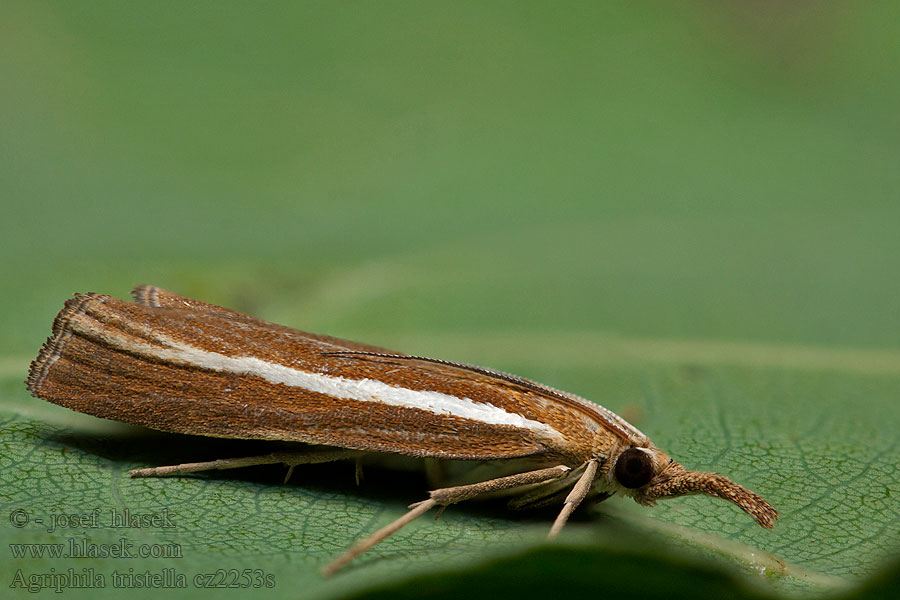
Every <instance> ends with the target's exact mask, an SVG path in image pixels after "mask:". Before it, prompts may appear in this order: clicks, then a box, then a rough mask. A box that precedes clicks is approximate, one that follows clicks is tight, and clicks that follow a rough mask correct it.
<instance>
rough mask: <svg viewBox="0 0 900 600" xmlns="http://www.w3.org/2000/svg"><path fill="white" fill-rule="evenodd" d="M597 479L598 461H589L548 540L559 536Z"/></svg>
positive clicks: (570, 493) (554, 523) (564, 504)
mask: <svg viewBox="0 0 900 600" xmlns="http://www.w3.org/2000/svg"><path fill="white" fill-rule="evenodd" d="M596 477H597V461H596V460H589V461H588V462H587V464H586V465H585V467H584V473H582V474H581V477H580V478H579V479H578V482H577V483H576V484H575V487H573V488H572V491H571V492H569V495H568V496H566V501H565V503H563V507H562V510H561V511H559V515H558V516H557V517H556V520H555V521H553V526H552V527H551V528H550V533H549V534H548V535H547V538H548V539H551V540H552V539H553V538H555V537H556V536H557V534H558V533H559V532H560V530H561V529H562V528H563V525H565V524H566V521H568V520H569V515H571V514H572V513H573V512H574V511H575V509H576V508H578V505H579V504H581V501H582V500H584V498H585V496H587V495H588V492H590V491H591V484H593V483H594V478H596Z"/></svg>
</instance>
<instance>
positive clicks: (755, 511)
mask: <svg viewBox="0 0 900 600" xmlns="http://www.w3.org/2000/svg"><path fill="white" fill-rule="evenodd" d="M666 471H669V472H671V475H670V476H669V477H668V478H667V479H666V480H665V481H663V482H661V483H658V484H656V485H652V486H650V487H649V488H648V489H647V490H645V491H643V492H641V493H638V494H635V497H634V499H635V500H637V501H638V502H639V503H641V504H646V505H652V504H653V503H654V502H655V501H656V500H658V499H660V498H673V497H675V496H686V495H688V494H706V495H708V496H714V497H716V498H721V499H723V500H728V501H729V502H731V503H732V504H734V505H736V506H737V507H738V508H740V509H741V510H743V511H744V512H745V513H747V514H748V515H750V516H751V517H753V519H754V520H755V521H756V522H757V523H758V524H759V525H760V526H761V527H765V528H766V529H773V528H774V527H775V521H776V520H777V519H778V511H776V510H775V508H774V507H773V506H772V505H771V504H769V503H768V502H766V501H765V500H763V499H762V498H761V497H760V496H759V495H757V494H755V493H753V492H751V491H750V490H748V489H747V488H745V487H743V486H740V485H738V484H736V483H734V482H733V481H731V480H730V479H728V478H727V477H725V476H724V475H719V474H718V473H705V472H702V471H688V470H686V469H685V468H684V467H682V466H681V465H679V464H678V463H676V462H673V463H671V464H670V465H669V466H668V467H666ZM667 474H668V473H667Z"/></svg>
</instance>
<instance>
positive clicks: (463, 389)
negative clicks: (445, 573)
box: [26, 286, 777, 573]
mask: <svg viewBox="0 0 900 600" xmlns="http://www.w3.org/2000/svg"><path fill="white" fill-rule="evenodd" d="M133 295H134V298H135V300H136V302H134V303H129V302H123V301H121V300H117V299H115V298H111V297H109V296H105V295H101V294H93V293H88V294H79V295H76V296H75V297H74V298H72V299H70V300H68V301H67V302H66V303H65V306H64V307H63V309H62V310H61V311H60V312H59V314H58V315H57V317H56V319H55V320H54V322H53V331H52V335H51V336H50V338H49V339H48V340H47V341H46V342H45V344H44V346H43V347H42V349H41V351H40V353H39V355H38V357H37V358H36V359H35V360H34V362H33V363H32V364H31V369H30V372H29V376H28V379H27V381H26V385H27V387H28V389H29V390H30V391H31V392H32V393H33V394H34V395H35V396H36V397H39V398H43V399H45V400H48V401H50V402H53V403H56V404H59V405H61V406H65V407H68V408H71V409H74V410H77V411H79V412H83V413H87V414H91V415H95V416H98V417H102V418H107V419H113V420H116V421H122V422H126V423H132V424H135V425H143V426H146V427H150V428H153V429H158V430H161V431H169V432H176V433H187V434H195V435H206V436H213V437H227V438H245V439H270V440H282V441H288V442H304V443H306V444H315V445H318V446H326V448H319V449H313V450H308V449H298V451H297V452H279V453H273V454H269V455H265V456H259V457H242V458H238V459H222V460H217V461H210V462H207V463H187V464H185V465H175V466H172V467H157V468H151V469H139V470H136V471H135V472H133V475H135V476H141V475H143V476H146V475H171V474H177V473H183V472H194V471H198V470H204V469H227V468H235V467H238V466H246V465H253V464H266V463H283V464H286V465H288V466H290V467H291V468H293V466H295V465H299V464H304V463H311V462H324V461H327V460H339V459H344V458H349V457H353V458H354V459H355V458H358V456H359V455H360V453H372V452H375V453H393V454H398V455H406V456H412V457H426V458H436V459H448V460H449V459H455V460H469V461H472V460H476V461H497V460H500V461H514V462H515V464H516V465H521V468H522V470H521V471H520V472H514V473H510V474H507V475H505V476H502V477H497V478H493V479H488V480H487V481H481V482H471V483H468V484H466V485H461V486H455V487H449V488H446V487H445V488H441V489H437V490H435V491H433V492H431V497H430V499H429V500H427V501H425V502H423V503H418V504H416V505H413V508H412V510H411V512H410V513H409V514H407V515H405V516H404V517H402V518H400V519H398V520H397V521H396V522H394V523H392V524H390V525H388V526H386V527H384V528H382V529H381V530H379V531H378V532H376V533H375V534H373V535H372V536H370V537H369V538H366V539H365V540H363V541H362V542H360V543H359V544H358V545H356V546H355V547H354V548H353V549H351V551H350V552H348V553H347V554H346V555H344V556H343V557H341V558H340V559H338V560H337V561H336V562H335V563H332V564H331V565H330V566H328V567H326V572H328V573H331V572H334V571H335V570H337V568H339V567H340V566H342V565H343V564H345V563H346V562H347V561H349V560H350V559H352V558H353V557H354V556H356V555H358V554H359V553H361V552H362V551H364V550H365V549H367V548H369V547H371V546H372V545H374V544H375V543H377V542H378V541H380V540H381V539H384V538H385V537H387V536H388V535H390V534H391V533H393V532H394V531H396V530H397V529H399V528H400V527H402V526H403V525H404V524H405V523H407V522H409V521H411V520H412V519H414V518H416V517H418V516H419V515H421V514H424V512H427V510H429V509H430V508H433V507H439V508H442V507H445V506H447V505H449V504H453V503H456V502H461V501H463V500H468V499H470V498H473V497H485V496H491V495H498V494H512V495H513V496H514V498H513V500H512V501H511V504H512V505H514V506H527V505H539V504H541V503H544V502H547V501H548V500H557V499H559V501H560V502H562V510H561V512H560V515H559V517H558V518H557V520H556V522H555V523H554V525H553V528H552V529H551V535H555V534H556V533H557V532H558V531H559V530H560V528H561V527H562V525H563V524H564V523H565V521H566V519H567V518H568V516H569V514H571V513H572V511H574V510H575V508H576V507H577V506H578V504H579V503H580V502H581V501H582V500H583V499H584V498H585V497H586V496H587V495H588V494H590V493H592V492H594V493H599V494H602V495H603V496H604V497H605V495H609V494H612V493H616V492H621V493H623V494H625V495H629V496H632V497H633V498H634V499H635V500H636V501H638V502H640V503H642V504H647V505H651V504H652V503H653V502H654V501H655V500H657V499H659V498H665V497H671V496H678V495H684V494H691V493H704V494H709V495H713V496H716V497H720V498H723V499H726V500H729V501H730V502H733V503H734V504H736V505H737V506H739V507H740V508H742V509H743V510H744V511H746V512H748V513H749V514H750V515H751V516H753V517H754V519H756V520H757V522H758V523H759V524H760V525H762V526H764V527H771V526H772V523H773V522H774V520H775V519H776V518H777V513H776V512H775V510H774V509H773V508H772V507H771V506H770V505H769V504H768V503H766V502H765V501H764V500H763V499H762V498H760V497H759V496H757V495H756V494H753V493H752V492H749V491H748V490H746V489H744V488H742V487H740V486H738V485H737V484H734V483H733V482H731V481H730V480H728V479H727V478H725V477H723V476H721V475H715V474H711V473H696V472H691V471H686V470H685V469H683V468H682V467H681V466H680V465H678V463H675V462H674V461H673V460H671V459H670V458H669V457H668V455H666V454H665V453H663V452H662V451H661V450H659V449H658V448H656V447H655V446H654V445H653V444H652V442H651V441H650V440H649V439H648V438H647V437H646V436H645V435H644V434H643V433H641V432H640V431H639V430H637V429H636V428H635V427H633V426H632V425H630V424H629V423H627V422H626V421H625V420H624V419H622V418H621V417H619V416H618V415H616V414H615V413H613V412H612V411H609V410H607V409H605V408H603V407H601V406H599V405H597V404H594V403H591V402H589V401H587V400H585V399H583V398H580V397H578V396H575V395H573V394H569V393H567V392H563V391H561V390H557V389H554V388H550V387H548V386H544V385H542V384H539V383H537V382H534V381H531V380H528V379H524V378H521V377H518V376H516V375H511V374H509V373H503V372H499V371H494V370H492V369H486V368H484V367H478V366H474V365H466V364H462V363H455V362H451V361H444V360H439V359H432V358H427V357H421V356H409V355H405V354H400V353H396V352H392V351H389V350H385V349H383V348H378V347H376V346H371V345H367V344H359V343H356V342H350V341H347V340H341V339H337V338H333V337H329V336H324V335H318V334H311V333H305V332H302V331H297V330H295V329H291V328H289V327H285V326H281V325H275V324H272V323H268V322H266V321H263V320H261V319H257V318H255V317H251V316H249V315H246V314H243V313H239V312H237V311H233V310H230V309H226V308H222V307H219V306H215V305H212V304H207V303H205V302H201V301H198V300H193V299H190V298H186V297H183V296H179V295H177V294H173V293H172V292H168V291H166V290H163V289H160V288H157V287H153V286H140V287H138V288H136V289H135V290H134V292H133ZM327 447H331V449H330V450H329V449H328V448H327ZM304 448H305V447H304ZM289 473H290V472H289ZM563 496H564V499H563Z"/></svg>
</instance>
